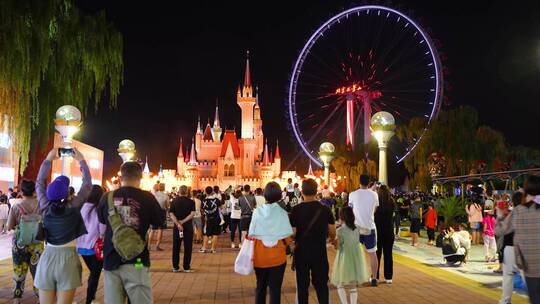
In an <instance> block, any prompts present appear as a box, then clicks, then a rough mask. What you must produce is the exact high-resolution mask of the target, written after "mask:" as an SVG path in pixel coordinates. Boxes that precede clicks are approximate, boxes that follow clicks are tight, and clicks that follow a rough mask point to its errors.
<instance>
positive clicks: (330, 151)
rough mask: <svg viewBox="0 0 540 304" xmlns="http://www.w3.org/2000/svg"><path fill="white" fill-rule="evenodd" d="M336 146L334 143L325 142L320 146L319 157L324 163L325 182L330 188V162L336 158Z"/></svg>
mask: <svg viewBox="0 0 540 304" xmlns="http://www.w3.org/2000/svg"><path fill="white" fill-rule="evenodd" d="M335 151H336V148H335V147H334V145H333V144H332V143H329V142H323V143H322V144H321V145H320V146H319V158H320V159H321V161H322V163H323V165H324V182H325V184H326V185H327V186H328V188H330V163H331V162H332V160H333V159H334V152H335Z"/></svg>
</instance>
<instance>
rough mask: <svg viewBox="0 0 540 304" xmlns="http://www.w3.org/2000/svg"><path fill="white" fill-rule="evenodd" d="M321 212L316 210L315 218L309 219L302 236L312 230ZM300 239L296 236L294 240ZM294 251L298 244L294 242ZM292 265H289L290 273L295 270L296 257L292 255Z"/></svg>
mask: <svg viewBox="0 0 540 304" xmlns="http://www.w3.org/2000/svg"><path fill="white" fill-rule="evenodd" d="M321 212H322V208H319V210H317V213H315V216H313V218H312V219H311V222H309V224H308V226H307V228H306V230H305V231H304V233H303V234H302V236H304V235H307V234H308V232H309V231H310V230H311V228H313V225H314V224H315V222H316V221H317V219H318V218H319V216H320V215H321ZM300 239H301V237H300V236H296V240H300ZM294 246H295V248H294V251H296V250H298V242H297V241H295V242H294ZM292 257H293V258H292V263H291V270H292V271H295V270H296V255H294V254H293V255H292Z"/></svg>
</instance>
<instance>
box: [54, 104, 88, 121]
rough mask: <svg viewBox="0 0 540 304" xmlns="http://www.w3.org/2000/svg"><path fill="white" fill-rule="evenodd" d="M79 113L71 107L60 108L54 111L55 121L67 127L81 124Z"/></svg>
mask: <svg viewBox="0 0 540 304" xmlns="http://www.w3.org/2000/svg"><path fill="white" fill-rule="evenodd" d="M81 119H82V115H81V111H79V109H77V108H76V107H74V106H72V105H65V106H61V107H60V108H58V110H56V121H58V122H64V123H65V124H67V125H80V124H81Z"/></svg>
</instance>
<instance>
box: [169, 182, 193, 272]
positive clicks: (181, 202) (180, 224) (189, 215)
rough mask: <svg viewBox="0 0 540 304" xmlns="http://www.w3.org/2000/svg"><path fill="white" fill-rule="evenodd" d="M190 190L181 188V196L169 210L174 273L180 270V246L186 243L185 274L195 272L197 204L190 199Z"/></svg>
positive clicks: (173, 202) (184, 187)
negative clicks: (193, 258)
mask: <svg viewBox="0 0 540 304" xmlns="http://www.w3.org/2000/svg"><path fill="white" fill-rule="evenodd" d="M188 193H189V190H188V188H187V187H186V186H180V196H178V197H176V198H175V199H174V200H173V201H172V203H171V207H170V209H169V212H170V214H171V219H172V221H173V222H174V227H173V252H172V263H173V272H178V271H179V269H180V266H179V263H180V246H181V243H182V240H183V242H184V265H183V266H184V272H193V269H191V267H190V264H191V252H192V250H193V221H192V219H193V217H194V216H195V202H194V201H193V200H191V199H190V198H188Z"/></svg>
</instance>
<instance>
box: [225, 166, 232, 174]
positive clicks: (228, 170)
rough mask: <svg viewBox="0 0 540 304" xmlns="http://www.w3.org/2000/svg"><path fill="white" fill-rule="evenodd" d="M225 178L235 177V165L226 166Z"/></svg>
mask: <svg viewBox="0 0 540 304" xmlns="http://www.w3.org/2000/svg"><path fill="white" fill-rule="evenodd" d="M225 176H234V165H225Z"/></svg>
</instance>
